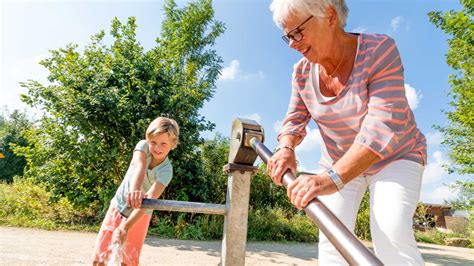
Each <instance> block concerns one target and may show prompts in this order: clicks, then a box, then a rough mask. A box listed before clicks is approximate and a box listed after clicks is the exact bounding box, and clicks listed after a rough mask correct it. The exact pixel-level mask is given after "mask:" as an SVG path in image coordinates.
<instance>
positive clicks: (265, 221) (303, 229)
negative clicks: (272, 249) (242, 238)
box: [248, 208, 318, 242]
mask: <svg viewBox="0 0 474 266" xmlns="http://www.w3.org/2000/svg"><path fill="white" fill-rule="evenodd" d="M248 239H249V240H258V241H296V242H315V241H317V240H318V230H317V228H316V226H315V225H314V224H313V223H312V222H311V220H310V219H309V218H308V217H306V216H304V215H303V214H301V213H299V212H298V213H295V211H286V210H283V209H279V208H277V209H263V210H252V211H251V212H250V213H249V221H248Z"/></svg>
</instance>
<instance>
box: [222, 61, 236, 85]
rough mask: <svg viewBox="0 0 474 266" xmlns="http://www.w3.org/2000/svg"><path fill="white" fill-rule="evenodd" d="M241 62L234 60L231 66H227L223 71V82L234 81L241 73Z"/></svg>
mask: <svg viewBox="0 0 474 266" xmlns="http://www.w3.org/2000/svg"><path fill="white" fill-rule="evenodd" d="M239 67H240V62H239V60H236V59H234V60H232V62H230V65H229V66H226V67H224V68H223V69H222V73H221V77H220V79H221V80H234V79H235V77H236V76H237V73H239V71H240V70H239Z"/></svg>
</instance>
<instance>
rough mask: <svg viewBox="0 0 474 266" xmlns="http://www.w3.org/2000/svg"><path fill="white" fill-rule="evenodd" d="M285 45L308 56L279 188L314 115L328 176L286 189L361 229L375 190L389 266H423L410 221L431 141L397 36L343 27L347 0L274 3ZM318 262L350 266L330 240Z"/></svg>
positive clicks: (273, 172)
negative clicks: (362, 208)
mask: <svg viewBox="0 0 474 266" xmlns="http://www.w3.org/2000/svg"><path fill="white" fill-rule="evenodd" d="M270 10H271V11H272V12H273V20H274V21H275V23H276V24H277V25H278V26H280V27H281V28H282V29H283V31H284V35H283V40H284V41H285V42H286V43H287V44H288V46H289V47H291V48H293V49H295V50H297V51H298V52H300V53H301V54H302V55H303V57H302V58H301V59H300V60H299V61H298V62H297V63H296V64H295V65H294V70H293V77H292V95H291V99H290V104H289V107H288V112H287V114H286V116H285V119H284V121H283V124H282V128H281V130H280V132H279V135H278V142H279V146H278V148H277V149H276V151H275V154H274V155H273V157H272V158H271V159H270V160H269V161H268V165H267V171H268V174H269V175H270V176H271V177H272V179H273V181H274V182H275V183H277V184H281V177H282V175H283V174H284V172H286V171H287V170H288V169H289V170H290V171H292V172H293V173H295V172H296V158H295V152H294V149H295V147H296V146H297V145H298V144H300V143H301V141H302V140H303V138H304V137H305V134H306V131H305V128H306V125H307V124H308V122H309V120H310V119H313V120H314V121H315V122H316V124H317V125H318V128H319V130H320V133H321V136H322V139H323V141H324V145H323V147H322V154H323V155H322V158H321V160H320V164H321V166H322V168H323V169H326V170H325V171H324V172H323V173H320V174H317V175H300V176H299V177H298V178H297V179H296V180H295V181H294V182H292V183H291V184H290V185H289V187H288V196H289V197H290V199H291V202H292V203H293V204H294V205H295V206H296V207H297V208H302V207H304V206H306V205H307V204H308V203H309V201H310V200H311V199H313V198H314V197H316V196H318V197H319V199H320V200H321V201H322V202H324V203H325V205H326V206H327V207H328V208H329V209H330V210H331V211H332V212H333V213H334V214H335V215H336V216H337V217H338V218H339V219H340V220H341V222H342V223H344V224H345V225H346V226H347V227H348V228H349V229H350V230H354V226H355V221H356V217H357V212H358V209H359V205H360V202H361V200H362V197H363V195H364V192H365V191H366V189H367V187H368V188H369V189H370V212H371V213H370V221H371V223H370V229H371V233H372V239H373V244H374V249H375V253H376V255H377V257H378V258H379V259H380V260H381V261H382V262H383V263H384V264H387V265H389V264H390V265H406V264H410V265H420V264H423V259H422V257H421V254H420V252H419V251H418V249H417V246H416V242H415V238H414V234H413V229H412V217H413V214H414V212H415V209H416V206H417V203H418V199H419V193H420V187H421V179H422V174H423V169H424V164H425V162H426V143H425V138H424V136H423V134H422V133H421V132H420V130H419V129H418V128H417V126H416V122H415V118H414V116H413V113H412V111H411V109H410V107H409V106H408V102H407V98H406V96H405V88H404V79H403V66H402V62H401V59H400V55H399V53H398V50H397V47H396V45H395V42H394V41H393V39H391V38H390V37H388V36H387V35H381V34H356V33H348V32H345V31H344V26H345V24H346V18H347V13H348V8H347V6H346V4H345V2H344V0H274V1H273V3H272V4H271V6H270ZM319 260H320V261H319V262H320V265H336V264H345V261H344V259H343V258H342V256H340V255H339V254H338V252H337V251H336V250H335V248H334V247H333V246H332V244H331V243H329V242H328V240H327V238H326V237H325V236H324V235H322V234H321V235H320V241H319Z"/></svg>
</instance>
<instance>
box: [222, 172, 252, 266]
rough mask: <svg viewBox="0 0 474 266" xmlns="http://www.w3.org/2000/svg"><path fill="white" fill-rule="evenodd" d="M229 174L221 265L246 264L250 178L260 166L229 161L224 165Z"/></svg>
mask: <svg viewBox="0 0 474 266" xmlns="http://www.w3.org/2000/svg"><path fill="white" fill-rule="evenodd" d="M224 171H225V172H227V174H228V175H229V179H228V182H227V196H226V205H227V214H226V216H225V221H224V236H223V239H222V250H221V265H223V266H243V265H245V245H246V242H247V220H248V210H249V197H250V179H251V177H252V174H253V173H255V172H257V171H258V168H257V167H255V166H251V165H243V164H233V163H229V164H227V165H225V166H224Z"/></svg>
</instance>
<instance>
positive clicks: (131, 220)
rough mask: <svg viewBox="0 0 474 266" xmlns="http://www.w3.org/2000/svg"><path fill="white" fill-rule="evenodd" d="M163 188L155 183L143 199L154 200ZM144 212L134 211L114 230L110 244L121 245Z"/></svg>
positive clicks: (142, 210) (144, 210)
mask: <svg viewBox="0 0 474 266" xmlns="http://www.w3.org/2000/svg"><path fill="white" fill-rule="evenodd" d="M165 188H166V187H165V186H164V185H163V184H161V183H160V182H155V183H154V184H153V185H152V186H151V188H150V189H149V190H148V192H147V194H146V195H145V197H144V198H152V199H156V198H158V197H160V196H161V194H162V193H163V191H164V190H165ZM140 205H141V202H140ZM138 207H140V206H138ZM145 212H146V209H134V210H133V211H132V213H131V214H130V216H129V217H128V218H127V219H126V220H125V222H123V223H121V224H120V225H119V227H117V229H115V231H114V236H113V238H114V239H113V240H112V243H116V242H118V243H119V244H122V243H123V242H124V241H125V238H126V236H127V232H128V230H130V228H132V227H133V225H134V224H135V223H136V222H137V221H138V220H140V218H142V217H143V215H144V214H145Z"/></svg>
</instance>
